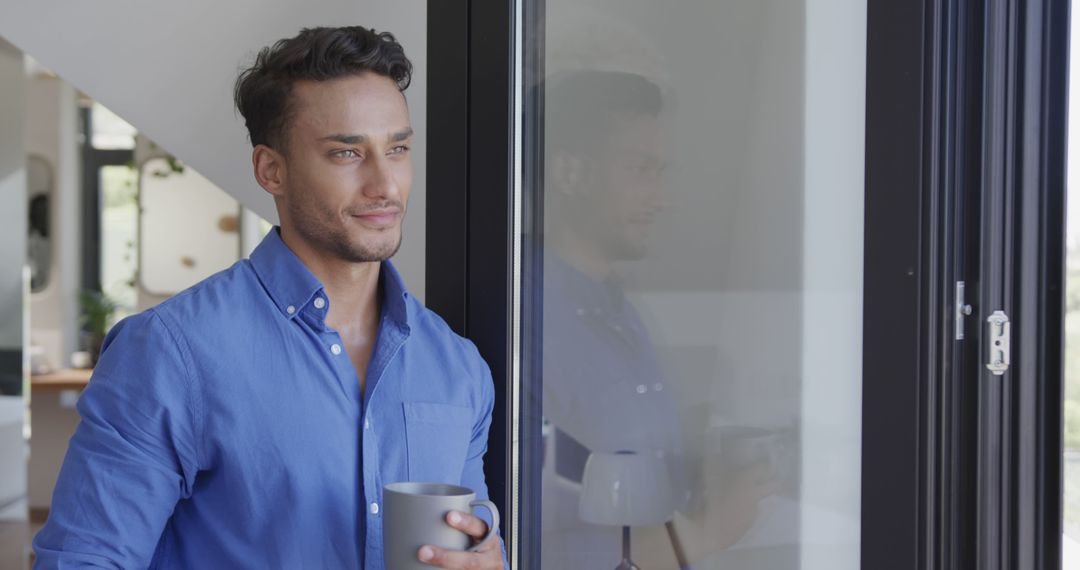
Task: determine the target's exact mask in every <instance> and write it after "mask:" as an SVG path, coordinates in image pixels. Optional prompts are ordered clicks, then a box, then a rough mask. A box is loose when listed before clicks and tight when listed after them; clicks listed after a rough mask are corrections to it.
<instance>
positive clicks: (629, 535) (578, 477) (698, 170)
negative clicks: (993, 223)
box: [523, 0, 865, 570]
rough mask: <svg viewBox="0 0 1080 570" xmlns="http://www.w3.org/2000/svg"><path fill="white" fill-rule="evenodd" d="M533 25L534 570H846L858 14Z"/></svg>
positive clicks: (856, 288)
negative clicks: (536, 65) (536, 259)
mask: <svg viewBox="0 0 1080 570" xmlns="http://www.w3.org/2000/svg"><path fill="white" fill-rule="evenodd" d="M544 6H545V14H544V18H545V22H544V27H543V29H544V34H545V36H544V38H543V40H544V41H543V45H544V47H543V50H544V52H543V54H542V55H543V57H542V58H539V59H542V60H543V63H544V72H543V77H542V79H541V80H540V81H541V82H540V83H539V84H538V85H534V86H528V87H529V88H530V89H531V90H534V91H535V92H536V93H538V94H539V95H540V97H541V98H542V104H543V106H542V118H541V119H540V126H539V128H540V129H541V130H542V133H541V134H542V141H543V142H542V145H543V146H542V149H541V150H542V153H541V154H542V157H543V160H542V162H543V164H542V168H537V169H534V170H529V169H526V171H540V172H542V180H543V184H542V196H543V212H542V217H543V223H542V231H541V232H538V233H539V234H540V235H538V236H537V239H538V240H539V243H540V251H541V253H540V256H541V258H542V277H540V276H537V275H533V276H532V277H531V278H532V279H534V280H537V281H538V283H536V284H535V285H534V286H539V289H540V290H541V293H540V297H541V298H542V302H541V304H540V305H541V306H542V309H541V311H540V315H539V316H540V321H542V322H537V323H532V326H531V327H530V324H529V323H525V334H526V335H528V334H529V331H532V334H535V335H538V336H539V337H540V339H541V342H540V345H541V352H542V355H541V357H540V360H541V361H542V363H541V368H542V374H541V375H540V377H539V378H529V377H526V382H527V383H528V386H527V389H528V391H529V394H530V395H531V396H532V397H533V398H535V399H538V400H540V401H541V407H542V417H541V418H526V421H534V422H541V423H542V425H543V429H542V434H543V437H542V440H543V441H542V447H543V452H542V457H540V458H536V460H534V461H533V462H532V465H531V466H530V467H531V469H533V470H536V471H539V474H540V476H539V479H540V481H541V485H540V486H541V489H540V493H539V499H538V501H539V503H540V504H539V505H534V508H539V509H540V512H541V519H542V521H541V523H542V524H541V527H542V532H541V541H540V559H541V563H542V567H543V568H546V569H551V570H555V569H558V570H572V569H582V570H584V569H590V570H593V569H596V568H614V567H616V566H617V565H620V564H622V565H621V566H620V567H629V561H630V560H632V561H633V563H635V564H637V565H639V566H640V567H641V568H680V567H688V566H692V567H693V568H695V569H699V570H701V569H711V568H717V569H719V568H723V569H728V568H740V569H742V568H746V569H761V570H766V569H768V570H773V569H785V568H830V569H837V568H857V567H858V560H859V557H858V553H859V550H858V549H859V544H858V538H859V536H858V535H859V532H858V530H859V478H860V474H859V461H858V453H859V451H858V450H859V445H860V439H859V429H860V425H861V424H860V410H861V408H860V398H859V389H860V386H861V377H860V375H859V371H860V363H861V343H860V338H861V288H862V255H861V254H862V248H861V243H862V194H863V187H862V156H863V139H862V137H863V131H864V125H863V117H864V116H863V99H862V98H863V94H864V92H865V82H864V75H863V73H864V72H863V69H864V65H863V64H864V63H865V55H864V54H865V27H864V26H865V17H864V16H865V7H864V5H863V3H861V2H857V1H854V0H850V1H847V2H841V3H839V4H838V5H836V6H833V7H830V8H828V10H822V12H823V13H813V14H808V10H810V7H809V6H803V5H802V4H800V3H796V2H790V1H781V0H762V1H754V2H740V1H735V2H720V3H711V2H710V3H697V2H682V3H680V4H679V6H678V7H677V8H675V7H673V6H671V5H670V4H661V3H655V2H647V1H645V0H639V1H629V2H627V1H624V0H620V1H616V0H589V1H588V2H580V1H573V2H572V1H570V0H547V1H546V2H545V4H544ZM816 9H817V8H815V10H816ZM826 11H827V12H828V15H825V14H824V12H826ZM530 49H535V46H530ZM815 55H823V56H822V57H814V56H815ZM537 140H541V139H537ZM525 143H526V145H528V144H530V143H532V144H537V143H536V142H534V141H529V140H526V141H525ZM536 154H538V153H536V152H534V151H531V150H529V149H526V150H525V152H524V153H523V156H535V155H536ZM525 187H526V188H529V187H530V186H529V184H528V183H526V186H525ZM530 239H532V238H531V237H530ZM526 267H529V266H528V265H527V266H526ZM525 278H526V279H530V276H528V275H526V276H525ZM527 409H532V408H527ZM627 546H629V548H627ZM624 549H626V550H624Z"/></svg>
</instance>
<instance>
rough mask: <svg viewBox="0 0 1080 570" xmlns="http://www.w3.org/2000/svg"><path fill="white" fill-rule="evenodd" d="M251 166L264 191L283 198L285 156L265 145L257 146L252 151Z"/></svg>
mask: <svg viewBox="0 0 1080 570" xmlns="http://www.w3.org/2000/svg"><path fill="white" fill-rule="evenodd" d="M251 166H252V168H253V169H254V170H255V181H256V182H258V183H259V186H262V187H263V190H266V191H267V192H269V193H271V194H273V195H274V197H275V198H277V197H281V196H282V195H284V193H285V156H284V155H282V154H281V153H280V152H278V151H276V150H274V149H272V148H270V147H268V146H266V145H264V144H259V145H255V148H254V149H253V150H252V151H251Z"/></svg>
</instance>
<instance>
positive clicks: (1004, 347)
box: [986, 311, 1010, 376]
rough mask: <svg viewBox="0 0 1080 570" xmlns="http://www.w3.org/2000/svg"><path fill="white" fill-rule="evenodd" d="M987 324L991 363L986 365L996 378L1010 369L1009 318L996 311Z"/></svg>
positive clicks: (988, 318) (1003, 313) (987, 319)
mask: <svg viewBox="0 0 1080 570" xmlns="http://www.w3.org/2000/svg"><path fill="white" fill-rule="evenodd" d="M986 323H987V325H989V331H988V334H987V335H986V338H987V342H988V343H989V344H988V348H989V351H988V353H989V354H990V362H987V363H986V368H987V369H988V370H989V371H990V372H992V373H993V374H994V376H1001V375H1002V374H1005V371H1006V370H1008V369H1009V329H1010V324H1009V316H1008V315H1006V314H1005V311H994V313H993V314H991V315H990V316H989V317H986Z"/></svg>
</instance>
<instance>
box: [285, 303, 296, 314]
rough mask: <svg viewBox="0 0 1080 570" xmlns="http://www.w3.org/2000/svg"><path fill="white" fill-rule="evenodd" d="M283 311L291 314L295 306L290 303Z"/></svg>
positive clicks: (294, 310)
mask: <svg viewBox="0 0 1080 570" xmlns="http://www.w3.org/2000/svg"><path fill="white" fill-rule="evenodd" d="M285 312H286V313H289V314H290V315H291V314H293V313H295V312H296V307H294V306H292V305H289V306H288V307H286V308H285Z"/></svg>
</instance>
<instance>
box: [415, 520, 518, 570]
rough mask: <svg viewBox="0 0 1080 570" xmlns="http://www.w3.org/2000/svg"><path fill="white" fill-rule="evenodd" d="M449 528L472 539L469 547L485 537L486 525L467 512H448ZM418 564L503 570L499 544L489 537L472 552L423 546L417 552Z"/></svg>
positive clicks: (462, 569) (448, 568) (458, 569)
mask: <svg viewBox="0 0 1080 570" xmlns="http://www.w3.org/2000/svg"><path fill="white" fill-rule="evenodd" d="M446 522H447V524H449V525H450V526H452V527H454V528H456V529H458V530H460V531H461V532H464V533H465V534H467V535H469V536H470V537H472V540H473V544H476V543H477V542H480V541H481V540H483V538H484V537H485V536H487V532H488V525H487V523H486V522H484V520H483V519H481V518H478V517H475V516H473V515H470V514H467V513H461V512H458V511H450V512H449V513H447V514H446ZM417 556H418V557H419V558H420V561H421V562H423V563H425V564H430V565H431V566H434V567H436V568H445V569H446V570H503V558H502V543H501V541H500V540H499V537H495V538H493V539H492V540H491V541H490V542H488V543H487V544H485V545H484V546H483V547H482V548H480V550H477V551H476V552H462V551H460V550H447V549H445V548H439V547H438V546H432V545H430V544H426V545H424V546H422V547H420V550H419V551H418V552H417Z"/></svg>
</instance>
